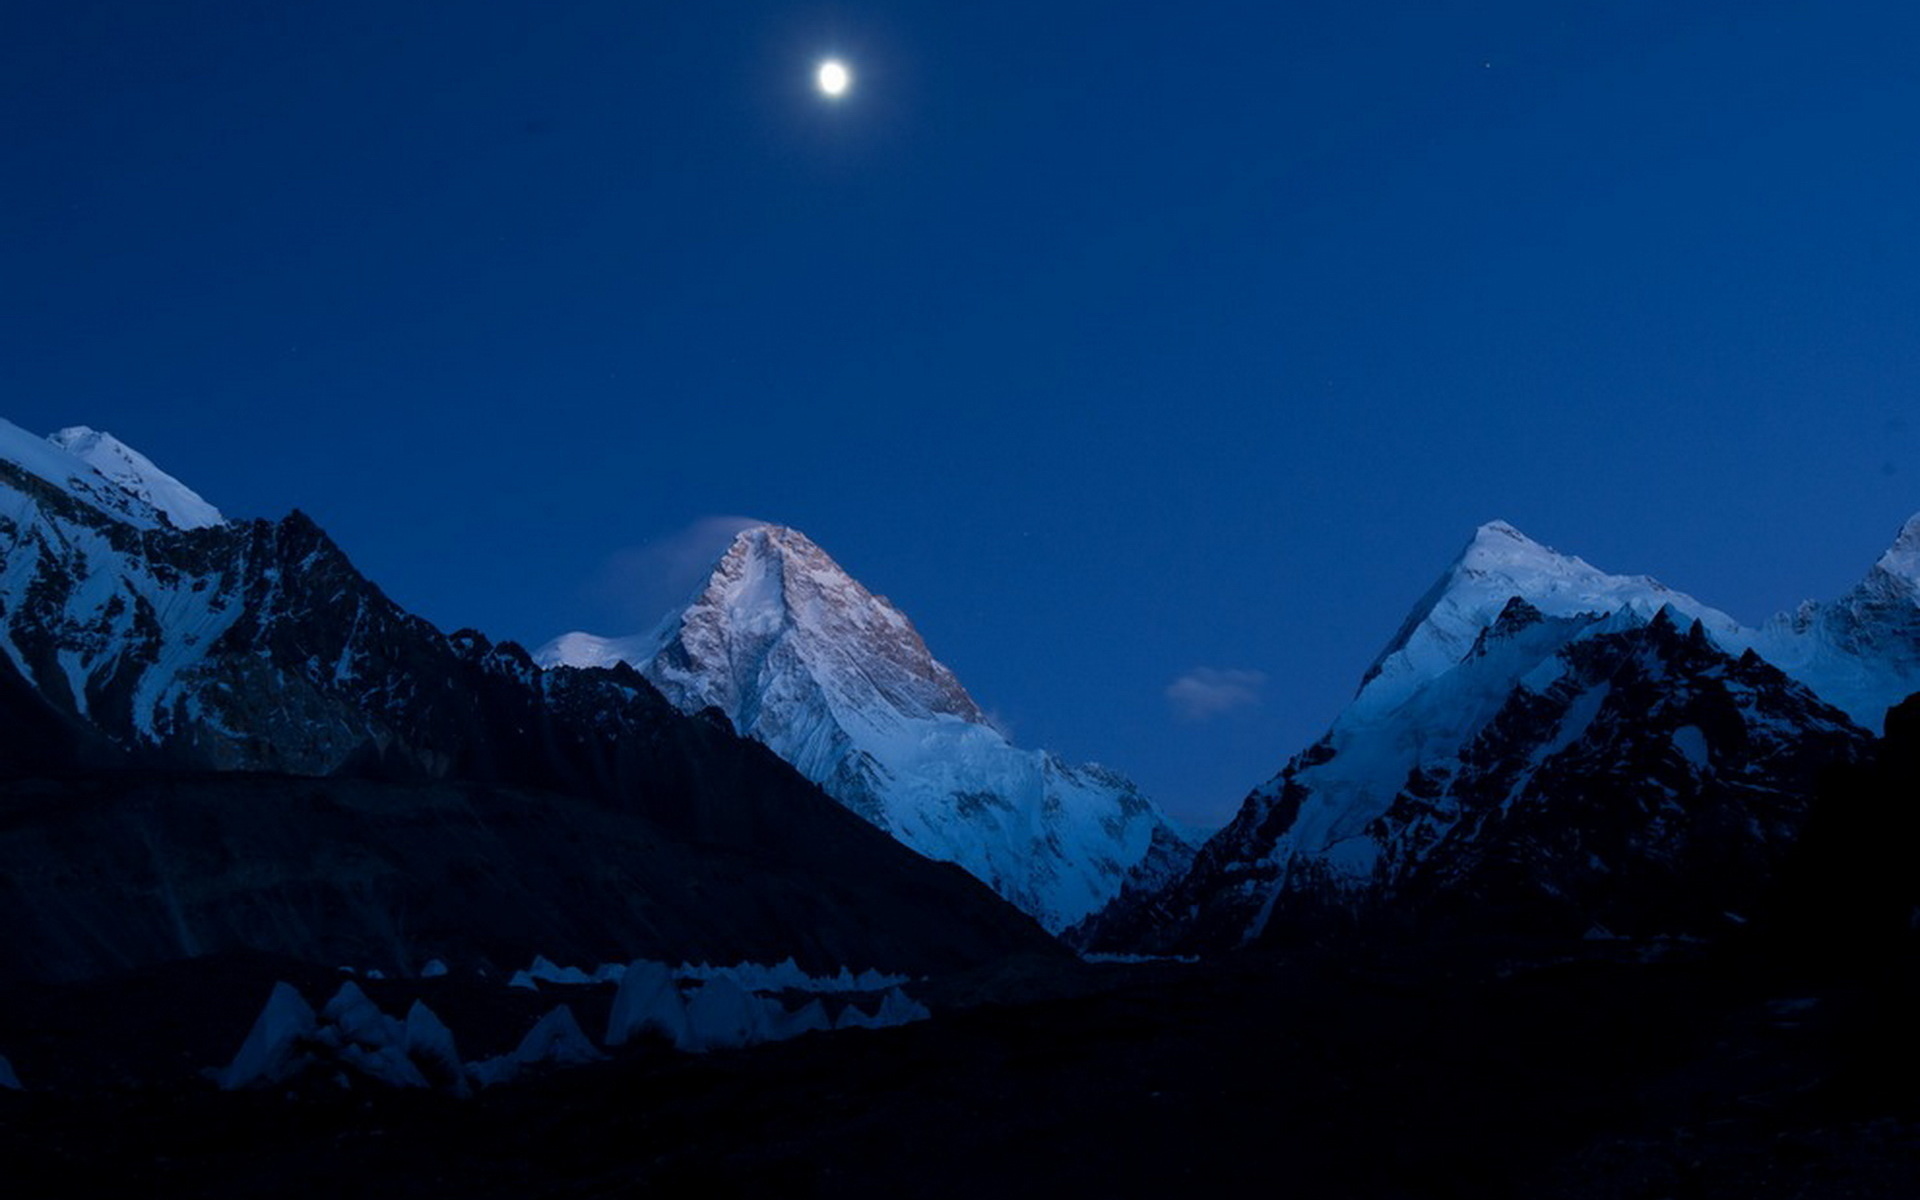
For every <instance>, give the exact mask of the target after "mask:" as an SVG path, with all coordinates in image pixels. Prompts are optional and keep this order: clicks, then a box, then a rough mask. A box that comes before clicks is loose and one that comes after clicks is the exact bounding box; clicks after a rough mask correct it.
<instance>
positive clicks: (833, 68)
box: [813, 58, 853, 96]
mask: <svg viewBox="0 0 1920 1200" xmlns="http://www.w3.org/2000/svg"><path fill="white" fill-rule="evenodd" d="M813 78H814V82H815V83H817V84H819V85H820V91H821V92H822V93H823V94H825V95H828V96H844V95H846V92H847V89H848V88H849V87H851V86H853V74H852V72H850V71H848V70H847V64H845V63H843V62H841V61H840V60H839V59H837V58H830V59H828V60H827V61H825V62H823V63H821V64H820V69H819V70H818V71H817V72H815V73H814V77H813Z"/></svg>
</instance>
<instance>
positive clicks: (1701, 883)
mask: <svg viewBox="0 0 1920 1200" xmlns="http://www.w3.org/2000/svg"><path fill="white" fill-rule="evenodd" d="M1917 532H1920V525H1917V524H1916V522H1912V521H1910V522H1908V524H1907V526H1906V527H1905V528H1904V529H1903V530H1902V532H1901V535H1900V539H1899V541H1898V542H1896V545H1895V548H1894V549H1893V550H1891V551H1889V552H1888V554H1887V556H1885V557H1883V558H1882V559H1881V560H1880V563H1879V564H1878V565H1876V566H1875V568H1874V569H1873V571H1872V572H1870V573H1869V575H1868V577H1867V578H1866V580H1864V581H1863V582H1862V584H1861V585H1859V586H1858V587H1856V588H1855V589H1854V590H1853V591H1851V592H1849V593H1848V595H1847V596H1846V597H1844V598H1843V599H1842V600H1841V601H1839V602H1837V603H1836V604H1833V605H1825V606H1823V605H1809V606H1805V607H1803V608H1802V610H1801V612H1800V613H1799V614H1797V615H1796V616H1795V617H1794V618H1792V619H1781V620H1776V621H1774V622H1770V623H1769V624H1768V625H1767V626H1766V627H1764V628H1762V629H1760V630H1751V629H1747V628H1744V627H1742V626H1741V625H1740V624H1739V623H1738V622H1736V621H1734V620H1733V619H1732V618H1731V617H1729V616H1727V615H1726V614H1725V613H1722V612H1719V611H1718V610H1715V609H1712V608H1709V607H1707V606H1706V605H1703V604H1701V603H1700V602H1699V601H1697V600H1695V599H1693V598H1692V597H1690V596H1686V595H1684V594H1682V593H1679V592H1675V591H1672V590H1670V589H1668V588H1667V587H1665V586H1664V585H1662V584H1660V583H1658V582H1657V581H1655V580H1652V579H1649V578H1646V577H1643V576H1618V575H1610V574H1607V573H1605V572H1602V571H1600V570H1598V569H1596V568H1594V567H1592V566H1591V565H1589V564H1588V563H1586V562H1584V561H1582V560H1580V559H1578V558H1574V557H1571V556H1568V555H1562V554H1559V553H1556V552H1554V551H1552V550H1550V549H1548V548H1547V547H1544V546H1542V545H1540V544H1539V543H1537V542H1534V541H1532V540H1531V539H1529V538H1527V537H1526V536H1525V535H1524V534H1522V533H1521V532H1520V531H1519V530H1517V529H1515V528H1514V527H1513V526H1511V525H1509V524H1507V523H1505V522H1498V521H1496V522H1493V523H1491V524H1488V525H1485V526H1483V527H1481V528H1480V529H1479V530H1478V531H1476V533H1475V535H1474V537H1473V538H1472V540H1471V541H1470V542H1469V543H1468V545H1467V547H1466V548H1465V549H1464V550H1463V551H1462V553H1461V554H1460V556H1459V558H1458V559H1457V560H1456V561H1455V562H1454V563H1453V564H1452V565H1451V566H1450V567H1449V568H1448V569H1447V570H1446V571H1445V572H1444V573H1443V574H1442V575H1441V577H1440V579H1439V580H1438V581H1437V582H1436V583H1435V585H1434V586H1433V587H1432V588H1431V589H1430V590H1429V591H1428V592H1427V594H1426V595H1425V596H1423V597H1422V598H1421V600H1420V601H1419V602H1418V603H1417V604H1416V605H1415V607H1414V609H1413V611H1412V613H1411V614H1410V615H1409V616H1408V618H1407V620H1406V621H1405V622H1404V623H1403V625H1402V626H1401V628H1400V630H1399V631H1398V632H1397V633H1396V634H1395V636H1394V637H1393V638H1392V639H1391V640H1390V641H1389V642H1388V644H1387V647H1386V649H1385V650H1384V651H1382V653H1381V655H1380V657H1379V658H1378V659H1377V660H1376V661H1375V663H1374V664H1373V665H1372V666H1371V667H1370V668H1369V669H1368V671H1367V672H1366V675H1365V677H1364V678H1363V680H1362V682H1361V686H1360V689H1359V691H1358V693H1357V694H1356V695H1355V697H1354V699H1353V700H1352V701H1351V702H1350V703H1349V704H1348V706H1347V707H1346V709H1345V710H1344V711H1343V712H1342V713H1341V714H1340V715H1339V717H1338V718H1336V720H1335V721H1334V723H1333V726H1332V728H1331V729H1330V730H1329V732H1328V733H1327V734H1326V736H1325V737H1323V738H1322V739H1321V740H1320V741H1318V742H1317V743H1315V744H1314V745H1313V746H1312V747H1310V748H1308V749H1307V750H1306V751H1304V752H1303V753H1301V754H1299V755H1297V756H1296V757H1295V758H1294V759H1293V760H1292V761H1291V762H1290V763H1288V765H1287V766H1286V768H1285V769H1284V770H1282V771H1281V772H1280V774H1279V775H1278V776H1276V777H1275V778H1274V779H1273V780H1272V781H1270V782H1269V783H1267V784H1266V785H1264V786H1263V787H1261V788H1258V789H1256V790H1255V791H1254V792H1253V793H1252V794H1251V795H1250V796H1249V797H1248V798H1247V800H1246V801H1245V802H1244V804H1243V805H1242V807H1241V810H1240V812H1239V813H1238V815H1237V816H1236V817H1235V819H1234V820H1233V821H1232V822H1231V823H1229V824H1228V825H1227V826H1226V827H1225V828H1224V829H1222V830H1221V831H1220V832H1219V833H1218V834H1216V835H1215V836H1214V837H1213V838H1212V839H1211V840H1209V842H1208V843H1207V844H1206V845H1205V846H1204V847H1202V849H1201V851H1200V853H1199V854H1198V856H1197V857H1196V860H1195V863H1194V865H1193V867H1192V868H1191V870H1190V871H1189V872H1188V874H1187V875H1186V876H1184V877H1182V878H1181V879H1179V880H1177V881H1175V882H1173V883H1171V884H1169V885H1167V886H1166V887H1164V888H1162V889H1161V890H1160V891H1158V892H1154V893H1140V894H1135V895H1131V896H1129V897H1127V898H1126V899H1125V900H1124V901H1123V902H1121V903H1118V904H1116V905H1114V906H1112V907H1111V908H1109V909H1108V910H1106V911H1104V912H1102V913H1101V914H1099V915H1098V916H1097V917H1096V918H1095V919H1093V920H1092V921H1090V922H1088V923H1087V924H1086V925H1085V926H1084V927H1082V928H1081V929H1079V930H1077V931H1075V937H1076V938H1078V939H1080V940H1082V941H1084V942H1087V943H1089V944H1092V945H1097V946H1108V947H1115V948H1142V947H1146V948H1156V949H1193V948H1209V947H1211V948H1218V947H1223V946H1231V945H1237V944H1243V943H1245V942H1247V941H1257V940H1259V939H1261V938H1262V937H1266V936H1274V935H1276V934H1277V933H1278V932H1279V931H1281V930H1284V929H1286V928H1288V927H1290V926H1291V925H1292V924H1293V923H1294V922H1295V921H1296V919H1298V920H1307V921H1311V920H1317V919H1320V918H1321V917H1324V915H1325V914H1326V913H1328V912H1329V911H1334V912H1339V913H1343V914H1347V915H1353V914H1356V913H1372V914H1385V913H1389V912H1398V913H1401V914H1413V913H1417V914H1419V916H1420V918H1421V919H1432V918H1435V917H1437V916H1439V915H1440V914H1445V913H1457V914H1471V915H1472V917H1473V919H1476V920H1481V921H1485V920H1496V921H1499V922H1502V923H1505V924H1508V925H1515V924H1518V925H1521V926H1524V927H1527V928H1534V929H1552V930H1556V931H1558V932H1562V933H1574V934H1578V933H1581V932H1596V931H1598V932H1607V931H1611V932H1632V933H1640V934H1648V933H1697V932H1702V931H1705V930H1709V929H1711V928H1713V927H1715V926H1716V925H1719V926H1724V925H1725V924H1726V923H1728V922H1737V921H1738V920H1740V919H1742V917H1741V914H1740V912H1739V909H1740V907H1742V906H1744V905H1748V904H1750V903H1752V902H1753V901H1754V900H1755V899H1756V898H1757V897H1758V896H1759V895H1761V894H1762V892H1763V891H1764V890H1765V887H1766V885H1767V881H1768V879H1769V878H1770V876H1771V874H1772V872H1773V871H1774V869H1775V868H1776V867H1777V866H1778V864H1779V863H1780V862H1781V861H1782V859H1783V856H1784V855H1785V854H1786V853H1787V851H1788V850H1789V848H1790V847H1791V845H1792V844H1793V841H1794V839H1795V837H1796V836H1797V834H1798V831H1799V828H1800V826H1801V824H1802V822H1803V821H1804V818H1805V812H1806V805H1807V802H1808V798H1809V796H1810V795H1811V794H1812V792H1813V790H1814V786H1815V783H1816V782H1817V780H1818V778H1819V777H1820V775H1821V773H1822V772H1823V771H1825V770H1827V769H1828V768H1831V767H1833V766H1836V765H1839V764H1845V763H1851V762H1855V761H1858V760H1859V759H1860V758H1861V757H1862V756H1863V755H1865V754H1866V753H1867V752H1868V749H1869V747H1870V744H1871V738H1870V736H1869V734H1868V733H1867V731H1866V730H1865V729H1863V728H1862V727H1861V725H1862V724H1863V723H1864V722H1866V721H1868V720H1871V721H1872V722H1873V724H1874V725H1875V726H1876V727H1877V726H1878V723H1879V719H1880V717H1881V716H1882V715H1883V713H1884V709H1882V708H1879V707H1877V706H1878V704H1879V698H1880V697H1883V696H1892V695H1904V694H1905V693H1904V692H1903V691H1902V690H1901V689H1902V688H1907V689H1909V690H1913V689H1915V688H1920V673H1916V672H1914V670H1913V664H1914V663H1915V661H1916V658H1915V656H1916V654H1920V636H1916V635H1917V634H1920V626H1917V625H1916V620H1920V608H1917V607H1916V599H1915V597H1916V595H1920V589H1916V587H1915V585H1914V582H1913V580H1914V573H1913V569H1912V568H1913V565H1914V562H1915V555H1914V552H1913V551H1914V547H1915V545H1916V544H1920V543H1917V542H1916V534H1917ZM1729 913H1731V914H1732V915H1727V914H1729Z"/></svg>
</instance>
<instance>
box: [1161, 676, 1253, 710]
mask: <svg viewBox="0 0 1920 1200" xmlns="http://www.w3.org/2000/svg"><path fill="white" fill-rule="evenodd" d="M1266 682H1267V677H1266V675H1265V673H1264V672H1261V671H1245V670H1238V669H1235V668H1231V667H1195V668H1194V669H1193V670H1191V671H1188V672H1187V673H1186V674H1185V675H1182V676H1181V677H1180V678H1178V679H1176V680H1174V681H1173V682H1172V683H1170V684H1168V685H1167V700H1168V702H1169V703H1171V704H1172V705H1173V711H1174V713H1175V714H1176V715H1177V716H1179V717H1180V719H1181V720H1184V721H1209V720H1212V719H1213V718H1214V717H1219V716H1224V715H1226V714H1227V713H1230V712H1232V711H1233V710H1234V709H1236V708H1252V707H1254V706H1255V705H1257V704H1259V703H1260V689H1261V687H1263V686H1264V685H1265V684H1266Z"/></svg>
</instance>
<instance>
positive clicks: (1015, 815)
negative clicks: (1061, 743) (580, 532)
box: [536, 525, 1191, 929]
mask: <svg viewBox="0 0 1920 1200" xmlns="http://www.w3.org/2000/svg"><path fill="white" fill-rule="evenodd" d="M536 657H537V658H538V660H539V661H541V662H543V663H547V664H565V665H572V666H604V665H608V664H612V663H630V664H632V665H634V666H635V667H637V668H639V670H640V671H641V672H642V673H643V674H645V675H646V677H647V678H648V679H650V680H652V681H653V682H654V683H655V684H656V685H658V686H659V688H660V690H661V691H662V692H663V693H664V694H665V695H666V696H667V698H668V699H669V700H671V701H672V702H673V703H674V704H675V705H677V706H678V707H679V708H680V709H682V710H683V711H686V712H699V711H702V710H705V709H709V708H712V709H717V710H718V711H720V712H721V713H724V714H725V715H726V717H727V719H728V720H729V721H731V722H732V723H733V725H734V727H735V728H736V729H738V730H740V732H741V733H743V734H745V735H747V736H748V737H751V738H754V739H755V740H757V741H760V742H762V743H764V744H765V745H767V746H768V747H770V748H771V749H772V750H773V751H774V752H775V753H776V754H778V755H780V757H781V758H784V759H786V760H787V761H788V762H790V763H792V764H793V765H794V766H795V767H796V768H798V769H799V771H800V772H801V774H803V775H805V776H806V777H807V778H809V779H811V780H813V781H814V782H816V783H818V784H820V785H821V787H823V788H825V789H826V791H827V793H828V794H829V795H831V796H833V797H834V798H835V799H837V800H839V801H840V802H841V803H842V804H844V805H846V806H847V807H848V808H849V809H851V810H853V811H854V812H856V813H859V814H860V815H861V816H863V817H865V818H866V819H867V820H869V821H871V822H872V823H873V824H875V825H876V826H878V827H880V828H881V829H884V830H886V831H887V832H889V833H891V834H893V835H894V836H895V837H897V838H899V839H900V840H901V841H902V842H904V843H906V844H907V845H909V846H911V847H913V848H914V849H915V850H918V851H920V852H921V853H922V854H925V855H927V856H929V857H931V858H936V859H940V860H942V861H945V862H952V863H956V864H958V865H960V866H961V867H964V868H965V869H966V870H967V871H969V872H971V873H972V874H973V875H975V876H976V877H978V878H979V879H981V880H983V881H984V882H986V883H987V884H988V885H989V886H990V887H992V888H993V889H994V890H995V891H996V892H999V893H1000V894H1001V895H1002V896H1004V897H1006V898H1007V899H1008V900H1010V901H1012V902H1013V903H1014V904H1015V905H1016V906H1018V907H1019V908H1021V909H1022V910H1024V911H1026V912H1027V913H1030V914H1032V915H1033V916H1034V917H1035V918H1037V919H1038V920H1039V921H1040V922H1041V923H1042V924H1044V925H1046V926H1048V927H1049V928H1053V929H1059V928H1062V927H1064V926H1066V925H1069V924H1071V923H1073V922H1075V921H1077V920H1079V919H1080V918H1082V917H1084V916H1086V915H1087V914H1088V913H1091V912H1093V911H1094V910H1095V909H1097V908H1099V907H1100V906H1101V905H1102V904H1104V903H1105V902H1106V901H1107V900H1109V899H1110V898H1112V897H1113V896H1114V895H1116V894H1117V893H1118V892H1119V891H1120V889H1121V888H1122V886H1123V885H1126V884H1127V883H1128V882H1129V881H1132V882H1134V883H1135V884H1136V885H1142V884H1152V883H1155V882H1157V881H1159V880H1161V879H1164V878H1169V877H1171V876H1172V875H1173V874H1175V873H1177V871H1178V870H1179V869H1180V868H1181V867H1183V866H1184V864H1185V861H1186V859H1187V857H1188V855H1189V854H1190V853H1191V851H1190V848H1189V847H1188V846H1187V845H1186V843H1185V841H1184V839H1182V838H1181V836H1180V835H1179V834H1178V833H1177V832H1176V831H1175V830H1174V828H1173V827H1172V826H1171V825H1170V824H1169V823H1168V822H1167V820H1166V819H1165V818H1164V817H1163V816H1161V814H1160V813H1159V811H1158V810H1157V809H1156V808H1155V807H1154V805H1153V804H1152V803H1151V802H1150V801H1149V800H1148V799H1147V798H1146V797H1145V796H1143V795H1141V794H1140V792H1139V790H1138V789H1137V788H1135V787H1134V785H1133V784H1132V783H1130V782H1129V781H1128V780H1126V779H1125V778H1123V777H1122V776H1120V775H1118V774H1116V773H1114V772H1112V771H1109V770H1107V769H1105V768H1103V767H1098V766H1091V765H1085V766H1075V765H1072V764H1069V763H1066V762H1064V761H1062V760H1061V759H1059V758H1058V757H1056V756H1054V755H1052V754H1049V753H1046V752H1045V751H1035V750H1023V749H1020V748H1018V747H1016V746H1014V745H1013V744H1012V743H1010V742H1009V741H1008V740H1007V738H1006V737H1005V736H1004V735H1003V734H1001V733H1000V732H999V731H998V730H996V729H994V728H993V726H992V725H991V723H989V721H988V720H987V718H986V716H985V715H984V714H983V713H982V712H981V711H980V708H979V706H978V705H977V704H975V703H974V700H973V698H972V697H971V696H969V695H968V694H967V691H966V689H965V688H964V687H962V686H961V685H960V681H959V680H958V679H956V678H955V677H954V675H953V673H952V672H951V671H949V670H948V669H947V668H946V667H944V666H942V665H941V664H940V663H939V662H937V661H936V660H935V659H934V658H933V656H932V655H931V654H930V653H929V652H928V650H927V647H926V643H925V642H923V641H922V640H921V638H920V635H919V633H917V632H916V631H915V630H914V627H913V625H912V623H911V622H910V621H908V620H907V618H906V616H905V615H903V614H902V613H901V612H900V611H899V610H898V609H896V608H895V607H894V606H893V605H892V604H890V603H888V602H887V600H886V599H885V598H883V597H879V596H875V595H873V594H872V593H871V592H869V591H867V589H866V588H864V587H862V586H861V585H860V584H859V583H858V582H856V581H855V580H854V579H853V578H852V577H851V576H849V575H848V574H847V573H846V572H845V571H844V570H842V569H841V567H840V566H839V564H837V563H835V562H834V561H833V559H831V558H830V557H828V556H827V554H826V552H825V551H823V550H821V549H820V547H819V546H817V545H815V544H814V543H813V542H812V541H811V540H809V539H808V538H807V537H806V536H805V535H804V534H801V533H800V532H798V531H797V530H793V529H788V528H785V527H782V526H778V525H761V526H756V527H754V528H751V529H747V530H745V531H743V532H741V533H740V534H739V535H738V536H736V537H735V538H734V541H733V544H732V545H731V546H730V547H728V549H727V551H726V553H725V554H724V555H723V556H722V558H721V559H720V561H719V563H718V565H716V566H715V568H714V570H713V572H712V575H711V576H710V577H709V578H708V579H707V581H706V583H705V584H704V585H703V586H702V588H701V589H700V591H699V592H698V594H697V595H695V596H694V598H693V599H692V601H691V602H690V603H688V604H687V605H686V606H685V607H684V608H683V609H681V610H679V611H678V612H675V613H672V614H670V615H669V616H668V617H667V618H666V619H665V620H664V621H663V622H662V623H661V624H660V626H659V627H658V628H657V629H656V630H655V631H654V632H652V633H650V634H643V635H637V636H633V637H626V638H598V637H594V636H592V635H590V634H584V633H571V634H567V635H564V636H562V637H560V638H556V639H555V640H554V641H553V642H551V643H549V644H548V645H547V646H546V647H544V648H543V649H541V650H540V651H539V653H538V654H537V656H536Z"/></svg>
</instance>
